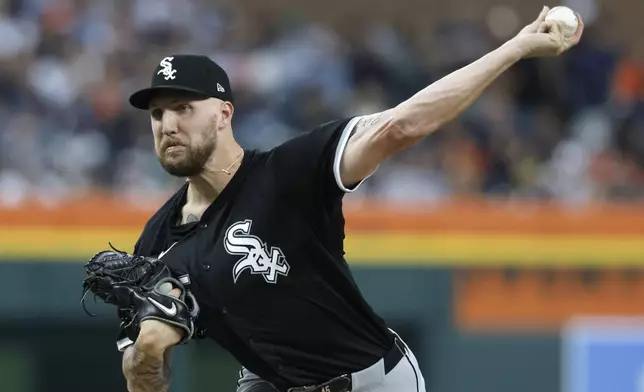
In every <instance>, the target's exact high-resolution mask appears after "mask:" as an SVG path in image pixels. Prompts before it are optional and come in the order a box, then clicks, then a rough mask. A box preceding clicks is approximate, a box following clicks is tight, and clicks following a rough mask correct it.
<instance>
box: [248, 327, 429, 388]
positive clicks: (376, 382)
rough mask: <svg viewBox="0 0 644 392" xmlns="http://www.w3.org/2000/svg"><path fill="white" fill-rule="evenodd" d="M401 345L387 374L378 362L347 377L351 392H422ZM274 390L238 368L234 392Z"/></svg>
mask: <svg viewBox="0 0 644 392" xmlns="http://www.w3.org/2000/svg"><path fill="white" fill-rule="evenodd" d="M400 342H402V339H400ZM402 344H403V345H404V347H403V348H404V349H405V355H404V356H403V357H402V359H401V360H400V362H398V364H397V365H396V366H395V367H394V368H393V369H391V371H390V372H389V373H387V374H385V365H384V361H383V360H382V359H381V360H380V361H378V362H376V363H375V364H373V365H372V366H370V367H368V368H366V369H364V370H361V371H359V372H356V373H353V374H351V384H352V388H351V392H426V391H425V379H424V378H423V375H422V374H421V372H420V368H419V366H418V361H417V360H416V357H415V356H414V353H413V352H412V351H411V350H410V349H409V347H407V345H406V344H405V343H404V342H402ZM275 391H276V389H275V388H274V387H273V386H272V385H271V384H269V383H268V382H266V381H264V380H262V379H261V378H259V377H258V376H257V375H255V374H253V373H251V372H250V371H248V370H247V369H245V368H242V370H241V372H240V378H239V381H238V382H237V392H275Z"/></svg>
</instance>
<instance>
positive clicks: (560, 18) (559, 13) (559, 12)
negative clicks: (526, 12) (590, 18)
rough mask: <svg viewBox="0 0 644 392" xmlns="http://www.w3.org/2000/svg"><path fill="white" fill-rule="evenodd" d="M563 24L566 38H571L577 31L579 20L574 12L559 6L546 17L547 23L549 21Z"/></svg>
mask: <svg viewBox="0 0 644 392" xmlns="http://www.w3.org/2000/svg"><path fill="white" fill-rule="evenodd" d="M551 20H552V21H556V22H561V23H562V24H563V34H564V37H566V38H570V37H572V36H573V35H574V34H575V31H577V26H578V25H579V20H577V15H576V14H575V12H574V11H573V10H571V9H570V8H568V7H566V6H562V5H561V6H557V7H554V8H552V9H551V10H550V11H548V14H547V15H546V22H548V21H551Z"/></svg>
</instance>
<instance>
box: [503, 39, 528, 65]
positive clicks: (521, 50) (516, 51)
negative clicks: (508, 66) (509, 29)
mask: <svg viewBox="0 0 644 392" xmlns="http://www.w3.org/2000/svg"><path fill="white" fill-rule="evenodd" d="M502 48H504V49H505V50H506V51H507V52H508V56H510V57H511V58H513V60H514V61H515V62H516V61H519V60H522V59H524V58H526V57H528V56H529V55H530V45H529V44H528V43H527V42H526V37H525V36H523V35H518V36H516V37H514V38H512V39H510V40H509V41H506V42H505V43H504V44H503V46H502Z"/></svg>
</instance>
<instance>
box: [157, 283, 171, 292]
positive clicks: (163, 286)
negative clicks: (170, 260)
mask: <svg viewBox="0 0 644 392" xmlns="http://www.w3.org/2000/svg"><path fill="white" fill-rule="evenodd" d="M173 288H174V287H173V286H172V283H170V282H165V283H161V284H160V285H159V287H158V288H157V290H158V291H159V292H160V293H161V294H165V295H168V294H170V292H171V291H172V289H173Z"/></svg>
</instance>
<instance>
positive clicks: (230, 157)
mask: <svg viewBox="0 0 644 392" xmlns="http://www.w3.org/2000/svg"><path fill="white" fill-rule="evenodd" d="M243 153H244V151H243V150H242V148H241V147H240V146H239V144H237V143H236V142H233V143H227V145H226V146H225V147H224V146H221V147H218V148H217V149H216V150H215V152H214V154H213V156H212V157H211V158H210V160H209V161H208V163H207V164H206V167H205V168H204V170H203V172H202V173H201V174H199V175H197V176H194V177H189V178H188V182H189V186H188V194H187V204H190V205H195V204H196V205H210V204H211V203H212V202H213V201H214V200H215V199H216V198H217V196H219V194H220V193H221V191H223V189H224V188H225V187H226V185H228V183H229V182H230V180H231V179H232V178H233V176H234V175H235V173H236V172H237V170H238V169H239V166H240V165H241V161H242V158H243Z"/></svg>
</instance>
